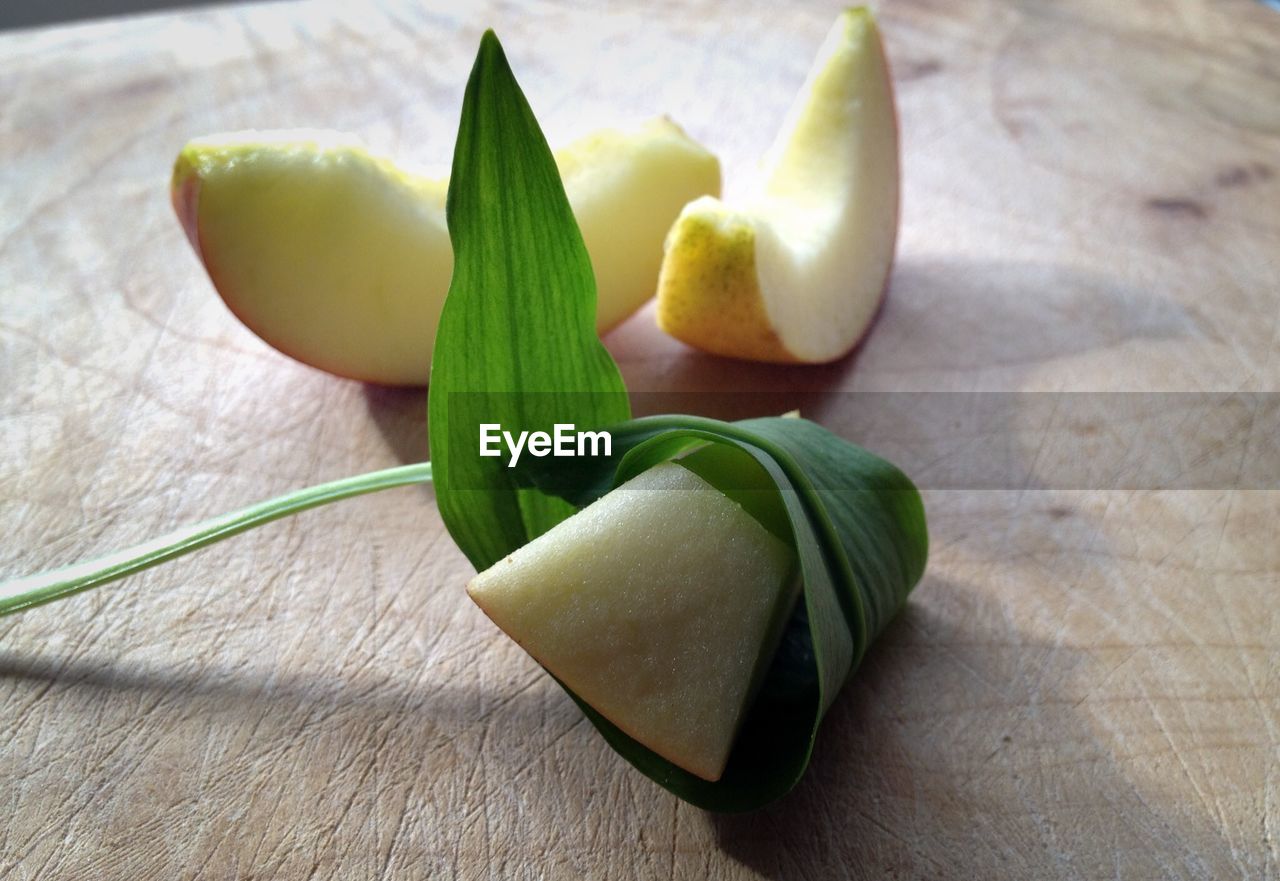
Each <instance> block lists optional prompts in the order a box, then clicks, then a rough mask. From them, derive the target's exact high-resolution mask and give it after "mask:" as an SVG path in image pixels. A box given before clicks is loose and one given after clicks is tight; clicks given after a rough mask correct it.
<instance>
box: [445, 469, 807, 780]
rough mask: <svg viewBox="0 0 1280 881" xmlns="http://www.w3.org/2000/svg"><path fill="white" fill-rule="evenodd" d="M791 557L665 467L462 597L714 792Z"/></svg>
mask: <svg viewBox="0 0 1280 881" xmlns="http://www.w3.org/2000/svg"><path fill="white" fill-rule="evenodd" d="M794 570H795V555H794V553H793V551H792V550H791V548H790V547H788V546H787V545H786V544H784V543H783V542H782V541H781V540H779V539H778V538H776V537H775V536H774V535H773V533H771V532H769V531H768V530H767V529H765V527H764V526H762V525H761V524H760V523H759V522H758V521H757V520H755V519H754V518H753V517H752V516H751V515H750V514H748V513H747V512H746V510H745V509H743V508H742V507H741V506H740V505H739V504H738V503H737V502H735V501H733V500H732V499H730V498H729V497H728V496H726V495H724V494H723V493H721V492H720V491H719V490H717V489H715V488H713V487H712V486H711V485H710V484H709V483H707V482H706V481H705V480H703V479H702V478H701V477H699V476H698V475H696V474H694V473H693V472H692V471H689V470H688V469H686V468H684V467H683V466H681V465H679V464H676V463H671V462H668V463H665V464H662V465H658V466H657V467H655V468H651V469H650V470H648V471H645V472H644V473H642V474H640V475H638V476H637V477H634V478H632V479H631V480H630V481H628V482H627V483H625V484H623V485H622V486H621V487H619V488H617V489H615V490H613V491H612V492H610V493H609V494H607V495H605V496H603V497H602V498H600V499H599V500H597V501H596V502H595V503H593V504H591V505H589V506H587V507H586V508H584V509H583V510H582V511H580V512H578V513H577V514H575V515H574V516H572V517H570V518H569V519H567V520H564V521H562V522H561V523H559V524H558V525H556V526H555V527H553V528H552V529H551V530H549V531H548V532H546V533H544V534H543V535H541V536H539V537H538V538H536V539H534V540H533V541H531V542H530V543H529V544H527V545H525V546H524V547H521V548H519V549H518V550H516V551H515V553H513V554H511V555H510V556H508V557H506V558H504V559H502V560H500V561H498V562H497V563H496V564H495V565H493V566H492V567H490V568H489V569H486V570H485V571H484V572H481V573H480V574H479V575H477V576H476V577H475V578H474V579H473V580H472V581H471V583H470V584H469V585H468V586H467V592H468V593H469V594H470V595H471V598H472V599H473V600H475V602H476V604H477V605H479V606H480V608H481V609H483V610H484V612H485V614H486V615H488V616H489V617H490V618H491V619H492V620H493V622H494V623H495V624H497V625H498V626H499V627H500V628H502V630H504V631H506V633H507V634H508V635H509V636H510V637H512V638H513V639H514V640H515V641H516V642H517V643H519V644H520V645H521V646H522V647H523V648H524V649H525V651H527V652H529V654H531V655H532V656H533V657H534V658H535V659H536V660H537V661H538V662H539V663H541V664H542V666H544V667H546V668H547V670H549V671H550V672H551V673H552V674H553V675H554V676H555V677H556V678H557V679H559V680H560V681H561V682H563V683H564V684H565V685H566V686H568V687H569V688H570V689H572V690H573V692H574V694H576V695H578V697H580V698H581V699H582V700H584V701H585V702H587V703H588V704H590V705H591V706H592V707H593V708H595V710H596V711H597V712H599V713H600V714H601V715H603V716H604V717H605V718H607V719H609V721H611V722H612V723H613V724H614V725H616V726H617V727H618V728H620V729H621V730H622V731H624V732H626V733H627V734H628V735H629V736H631V737H632V738H633V739H635V740H637V741H639V742H640V743H642V744H644V745H645V746H647V747H648V748H649V749H651V750H653V751H654V752H655V753H657V754H658V755H660V756H662V757H663V758H665V759H667V760H668V761H670V762H672V763H673V764H675V765H678V766H680V767H681V768H684V769H685V770H686V771H688V772H690V773H692V774H696V775H698V776H699V777H702V778H703V779H705V780H712V781H714V780H718V779H719V778H720V776H721V774H722V773H723V771H724V767H725V764H726V762H727V761H728V758H729V752H730V750H731V748H732V746H733V741H734V737H735V735H736V734H737V730H738V727H739V725H740V724H741V722H742V720H743V717H744V713H745V711H746V708H747V706H748V705H749V703H750V700H751V698H752V696H753V693H754V689H755V686H756V685H757V684H758V683H759V681H760V679H761V677H762V675H763V673H764V671H765V669H766V668H767V667H768V664H769V661H770V660H771V659H772V656H773V652H774V649H775V648H776V646H777V641H778V640H777V637H778V636H779V634H780V633H781V624H782V622H783V621H784V618H785V615H786V613H788V612H789V611H790V609H791V605H792V603H793V601H794V600H795V597H796V595H797V590H798V582H797V580H796V578H795V577H794Z"/></svg>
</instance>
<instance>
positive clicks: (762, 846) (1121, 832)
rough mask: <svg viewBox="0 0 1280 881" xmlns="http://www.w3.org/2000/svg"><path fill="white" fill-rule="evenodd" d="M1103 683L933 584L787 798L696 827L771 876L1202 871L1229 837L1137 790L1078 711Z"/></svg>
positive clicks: (848, 693) (984, 599)
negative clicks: (1207, 848)
mask: <svg viewBox="0 0 1280 881" xmlns="http://www.w3.org/2000/svg"><path fill="white" fill-rule="evenodd" d="M1106 674H1107V671H1105V670H1100V669H1098V658H1096V657H1095V656H1094V655H1092V654H1091V653H1090V652H1089V651H1088V650H1080V649H1075V648H1070V647H1065V646H1062V645H1055V644H1051V643H1049V642H1044V641H1039V640H1036V639H1032V638H1028V637H1026V636H1024V635H1022V634H1020V633H1018V632H1017V631H1016V629H1013V624H1012V619H1010V618H1009V617H1008V610H1007V609H1004V608H1002V604H1001V603H999V602H997V601H995V600H994V599H993V598H991V597H988V596H985V595H984V593H983V590H982V589H980V588H977V587H974V586H970V585H965V584H960V583H955V582H951V581H948V580H946V579H940V578H936V577H926V580H925V582H923V583H922V584H921V586H920V588H919V589H918V590H917V592H916V594H915V595H914V597H913V599H912V601H911V603H910V604H909V605H908V607H907V609H906V610H905V611H904V612H903V613H902V614H901V615H900V616H899V617H898V618H897V619H896V620H895V621H894V622H893V623H892V624H891V625H890V626H889V628H888V629H887V630H886V631H885V633H884V634H883V635H882V636H881V638H880V639H879V640H878V641H877V643H876V644H875V645H874V646H873V647H872V649H871V651H870V653H869V654H868V656H867V658H866V660H865V661H864V663H863V666H862V667H861V669H860V670H858V672H857V673H856V674H855V676H854V678H853V680H852V681H851V682H850V683H849V684H848V686H847V687H846V689H845V692H844V693H843V694H842V695H841V696H840V697H839V698H838V699H837V701H836V703H835V704H834V706H833V707H832V709H831V711H830V713H829V714H828V716H827V719H826V721H825V722H824V723H823V726H822V729H821V730H820V732H819V735H818V741H817V747H816V749H815V752H814V760H813V763H812V765H811V766H810V768H809V771H808V773H807V774H806V776H805V777H804V779H802V780H801V782H800V783H799V785H798V786H797V787H796V789H795V790H794V791H793V792H792V793H791V794H790V795H788V796H786V797H785V798H783V799H782V800H781V801H779V802H778V803H776V804H775V805H772V806H770V807H768V808H766V809H764V810H762V811H759V812H757V813H754V814H745V815H711V814H707V815H704V816H705V817H706V822H707V823H708V824H709V826H710V827H711V830H712V832H713V834H714V837H715V840H716V842H717V843H718V844H719V846H720V847H721V848H722V849H723V851H724V852H725V853H726V854H727V855H729V856H730V857H731V858H733V859H734V860H736V861H737V862H739V863H741V864H743V865H744V866H746V867H748V868H749V869H751V870H753V871H754V872H757V873H759V874H760V875H761V876H764V877H768V878H776V879H783V878H828V877H836V874H835V872H836V869H837V867H840V868H839V873H838V874H839V877H850V878H988V879H996V878H1010V879H1013V878H1050V877H1054V878H1057V877H1068V876H1071V877H1104V876H1105V877H1110V876H1111V875H1112V874H1116V873H1117V872H1118V870H1117V868H1116V867H1117V866H1123V871H1121V872H1120V874H1123V875H1124V877H1172V876H1171V875H1169V869H1170V866H1177V867H1184V868H1186V869H1187V873H1186V874H1187V876H1188V877H1212V874H1211V873H1208V874H1206V873H1205V870H1206V868H1207V867H1206V863H1209V864H1211V861H1212V859H1213V857H1212V856H1210V855H1207V854H1205V855H1201V854H1197V853H1196V848H1197V847H1202V846H1203V844H1204V843H1205V842H1207V841H1221V842H1222V846H1221V850H1222V851H1223V852H1224V853H1225V852H1228V850H1229V843H1228V842H1227V841H1226V840H1225V839H1223V838H1222V837H1221V835H1220V833H1219V831H1218V830H1217V829H1216V828H1215V827H1214V826H1213V825H1212V823H1211V819H1210V818H1209V817H1208V816H1207V815H1202V814H1200V813H1199V812H1197V811H1191V812H1187V811H1182V810H1178V812H1177V815H1174V814H1173V813H1172V812H1171V810H1170V809H1171V808H1178V807H1180V806H1179V805H1177V803H1176V800H1175V799H1170V798H1169V797H1167V796H1165V797H1161V795H1160V794H1159V793H1158V792H1152V784H1151V781H1150V780H1146V781H1139V780H1135V779H1131V778H1130V776H1129V775H1130V773H1131V772H1130V771H1128V770H1126V768H1122V767H1121V766H1120V765H1119V764H1118V763H1117V762H1116V760H1115V758H1114V757H1113V754H1114V753H1117V752H1118V753H1121V754H1124V753H1127V752H1130V751H1131V749H1132V747H1129V748H1126V745H1125V744H1124V743H1122V742H1117V741H1116V738H1115V736H1114V735H1115V732H1113V731H1110V730H1109V729H1107V728H1106V726H1099V725H1098V723H1097V721H1096V720H1095V719H1093V718H1091V715H1092V714H1096V713H1097V711H1096V709H1093V708H1091V707H1090V706H1082V704H1084V703H1085V700H1086V698H1088V697H1089V696H1090V694H1091V689H1090V688H1089V685H1088V683H1089V682H1090V681H1091V680H1098V679H1100V678H1103V677H1104V676H1105V675H1106ZM1082 693H1083V695H1084V696H1083V697H1082V696H1081V695H1082ZM1095 706H1096V705H1095ZM1125 758H1130V757H1129V756H1125ZM1191 818H1194V819H1195V820H1196V821H1198V822H1199V823H1202V824H1203V825H1202V827H1201V828H1197V829H1194V830H1192V829H1190V828H1188V825H1187V823H1188V820H1189V819H1191ZM1202 858H1203V861H1202ZM1117 876H1119V875H1117ZM1175 876H1176V877H1183V875H1182V874H1178V873H1175Z"/></svg>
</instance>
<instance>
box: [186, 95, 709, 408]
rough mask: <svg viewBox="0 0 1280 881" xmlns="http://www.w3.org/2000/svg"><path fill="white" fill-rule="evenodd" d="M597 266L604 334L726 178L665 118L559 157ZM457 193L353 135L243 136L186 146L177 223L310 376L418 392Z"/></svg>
mask: <svg viewBox="0 0 1280 881" xmlns="http://www.w3.org/2000/svg"><path fill="white" fill-rule="evenodd" d="M556 162H557V164H558V166H559V168H560V171H561V175H562V177H563V180H564V185H565V192H566V193H567V195H568V197H569V203H570V205H571V206H572V207H573V211H574V214H575V216H576V217H577V219H578V223H579V226H580V227H581V230H582V235H583V239H584V240H585V242H586V245H587V251H588V253H589V254H590V256H591V263H592V268H593V269H594V270H595V275H596V281H597V287H598V291H599V297H598V306H597V310H596V317H597V327H598V328H599V330H600V331H601V332H602V333H603V332H604V331H606V330H608V329H609V328H611V327H613V326H614V325H616V324H618V323H619V322H621V321H622V320H623V319H625V318H626V317H627V316H629V315H630V314H631V313H632V312H634V311H635V310H636V309H638V308H639V307H640V306H641V305H642V304H643V303H644V302H645V301H646V300H648V299H649V298H650V297H652V296H653V294H654V291H655V289H656V286H657V278H658V268H659V266H660V265H661V262H662V241H663V238H664V236H665V235H666V233H667V230H668V229H670V227H671V223H672V221H673V220H674V219H675V217H676V216H677V215H678V214H679V212H680V209H681V208H682V207H683V206H684V205H685V204H686V203H687V202H688V201H689V200H690V199H694V198H696V197H698V196H701V195H705V194H709V193H710V194H714V193H718V192H719V190H720V165H719V162H718V161H717V159H716V158H715V156H713V155H712V154H710V153H708V152H707V151H706V150H704V149H703V148H702V147H700V146H699V145H698V144H697V143H696V142H694V141H693V140H691V139H690V138H689V137H688V136H687V135H685V134H684V132H683V131H681V130H680V128H679V127H678V126H676V125H675V124H674V123H673V122H671V121H670V120H668V119H665V118H660V119H656V120H653V121H651V122H649V123H647V124H645V125H644V126H642V127H640V128H639V129H637V130H634V131H620V130H614V129H609V130H603V131H599V132H596V133H594V134H591V135H588V136H587V137H585V138H583V139H581V140H579V141H577V142H575V143H574V144H572V145H570V146H568V147H566V148H565V149H563V150H560V151H558V152H557V153H556ZM448 186H449V184H448V181H447V180H442V179H437V178H428V177H425V176H422V175H419V174H416V173H414V172H411V171H409V170H407V169H405V168H402V167H400V166H398V165H396V163H394V162H393V161H392V160H390V159H388V158H385V157H380V156H375V155H373V154H371V153H369V152H368V150H366V149H365V147H364V146H363V145H362V144H361V143H360V141H359V140H358V139H356V138H354V137H352V136H349V135H343V134H339V133H336V132H326V131H315V130H293V131H276V132H259V131H248V132H235V133H230V134H222V135H214V136H210V137H205V138H198V139H196V140H193V141H191V142H190V143H188V144H187V145H186V146H185V147H184V148H183V149H182V151H181V153H180V154H179V156H178V160H177V163H176V164H175V166H174V170H173V181H172V190H171V192H172V198H173V206H174V210H175V211H176V212H177V215H178V219H179V220H180V221H181V222H182V226H183V228H184V229H185V230H186V233H187V238H188V239H190V241H191V244H192V246H193V247H194V248H195V251H196V254H197V256H199V258H200V260H201V261H202V262H203V263H204V266H205V268H206V270H208V273H209V277H210V279H212V281H213V284H214V287H215V288H217V290H218V293H219V294H220V295H221V296H222V298H223V300H224V301H225V302H226V304H227V306H228V307H230V309H231V311H232V312H233V313H235V315H236V316H237V317H238V318H239V319H240V320H241V321H243V322H244V323H245V325H247V326H248V327H249V329H250V330H252V331H253V332H254V333H256V334H257V335H258V336H260V337H261V338H262V339H264V340H265V341H266V342H268V343H270V344H271V345H272V346H274V347H275V348H277V349H279V350H280V351H282V352H284V353H285V354H287V355H291V356H292V357H294V358H297V359H298V360H299V361H303V362H305V363H307V364H311V365H313V366H315V367H319V368H321V369H323V370H327V371H329V372H330V373H336V374H338V375H340V376H348V377H351V378H354V379H361V380H366V381H369V382H378V383H384V384H388V385H423V384H425V383H426V382H427V380H428V377H429V374H430V369H431V350H432V344H433V342H434V340H435V332H436V326H437V324H438V322H439V318H440V309H441V307H442V305H443V303H444V297H445V294H446V293H447V292H448V288H449V278H450V275H451V273H452V272H453V250H452V247H451V245H450V242H449V232H448V228H447V226H446V224H445V196H446V194H447V192H448Z"/></svg>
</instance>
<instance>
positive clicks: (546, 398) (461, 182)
mask: <svg viewBox="0 0 1280 881" xmlns="http://www.w3.org/2000/svg"><path fill="white" fill-rule="evenodd" d="M447 215H448V221H449V235H450V238H451V240H452V242H453V252H454V269H453V279H452V281H451V282H450V285H449V293H448V296H447V297H446V299H445V304H444V310H443V313H442V314H441V316H440V327H439V330H438V331H437V334H436V342H435V353H434V357H433V360H432V365H431V394H430V399H429V404H428V409H429V426H428V430H429V433H430V440H431V454H432V461H433V463H434V467H435V474H436V499H437V501H438V503H439V506H440V514H441V517H442V518H443V520H444V522H445V525H446V526H447V527H448V529H449V532H450V534H452V535H453V537H454V540H455V541H457V543H458V546H459V547H460V548H461V549H462V551H463V553H465V554H466V555H467V557H468V559H470V560H471V562H472V563H473V564H474V565H475V566H476V568H478V569H483V568H486V567H488V566H489V565H491V564H492V563H494V562H495V561H496V560H498V559H500V558H502V557H503V556H504V555H506V554H507V553H509V552H510V551H511V550H513V549H514V548H517V547H519V546H520V545H522V544H524V543H525V542H526V541H528V540H529V539H530V538H532V537H534V536H536V535H538V534H541V533H542V532H544V531H546V530H547V529H549V528H550V527H551V526H553V525H554V524H555V523H556V522H558V521H559V520H561V519H563V518H564V517H565V516H567V515H568V514H569V513H571V512H572V510H573V509H572V507H570V506H569V505H566V504H565V503H563V502H561V501H560V500H558V499H549V498H548V497H546V496H545V495H542V494H533V495H530V494H527V493H526V494H524V495H522V494H520V493H518V492H517V490H516V489H515V488H514V486H513V485H512V483H511V480H510V476H509V475H510V471H509V469H507V467H506V462H505V460H504V459H503V458H483V457H481V456H480V455H479V431H480V425H481V423H493V424H500V425H502V427H503V428H504V429H506V430H510V431H514V432H519V431H550V430H551V429H552V427H553V425H554V424H555V423H557V422H560V423H565V422H572V423H574V424H575V425H576V426H577V427H578V428H579V429H591V428H597V427H600V426H603V425H606V424H612V423H616V422H620V421H622V420H625V419H627V418H628V416H629V415H630V412H629V409H630V408H629V405H628V403H627V398H626V389H625V387H624V386H623V383H622V378H621V376H620V375H619V373H618V369H617V366H616V365H615V364H614V363H613V359H612V358H610V357H609V353H608V352H606V351H605V349H604V346H602V345H601V343H600V340H599V338H598V337H597V335H596V329H595V311H596V287H595V279H594V276H593V275H592V271H591V262H590V259H589V258H588V256H587V250H586V246H585V245H584V244H583V242H582V235H581V233H580V232H579V231H578V225H577V222H576V221H575V219H574V217H573V212H572V211H571V210H570V208H569V202H568V199H567V198H566V197H565V193H564V187H563V185H562V184H561V181H560V174H559V171H558V170H557V168H556V164H555V160H554V159H553V158H552V155H551V150H550V148H549V147H548V146H547V142H546V140H545V138H543V136H542V131H541V130H540V129H539V128H538V124H537V121H536V120H535V119H534V117H533V112H532V111H531V110H530V109H529V104H528V102H527V101H526V100H525V97H524V94H523V93H522V92H521V91H520V87H519V86H518V85H517V84H516V81H515V77H514V76H513V75H512V73H511V68H510V66H509V65H508V64H507V59H506V56H505V55H504V53H503V51H502V47H501V45H500V44H499V43H498V39H497V37H495V36H494V35H493V32H492V31H490V32H488V33H486V34H485V35H484V38H483V39H482V40H481V43H480V51H479V54H478V56H477V57H476V62H475V66H474V67H473V68H472V71H471V78H470V80H469V81H468V83H467V89H466V95H465V98H464V100H463V105H462V120H461V123H460V124H459V126H458V140H457V144H456V146H455V148H454V156H453V174H452V177H451V178H450V183H449V198H448V204H447ZM584 392H586V393H589V394H583V393H584ZM504 393H505V394H504ZM511 393H518V394H511Z"/></svg>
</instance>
